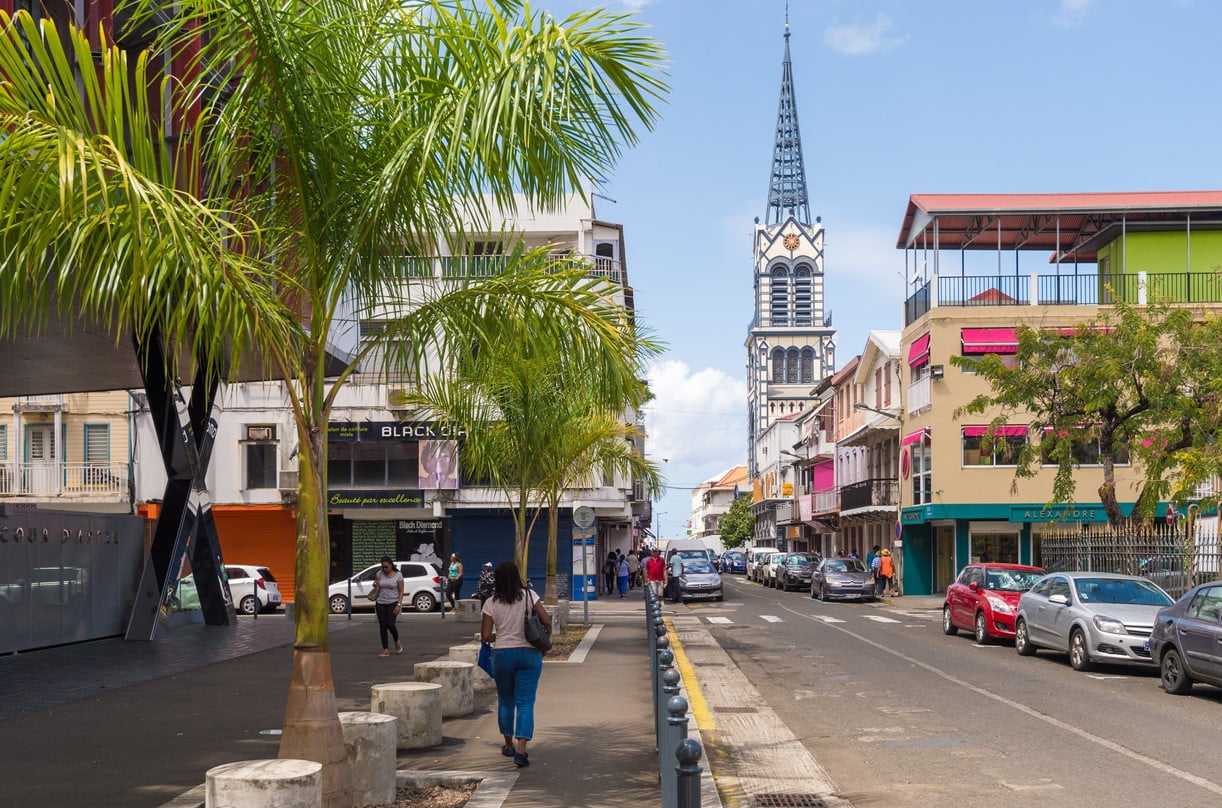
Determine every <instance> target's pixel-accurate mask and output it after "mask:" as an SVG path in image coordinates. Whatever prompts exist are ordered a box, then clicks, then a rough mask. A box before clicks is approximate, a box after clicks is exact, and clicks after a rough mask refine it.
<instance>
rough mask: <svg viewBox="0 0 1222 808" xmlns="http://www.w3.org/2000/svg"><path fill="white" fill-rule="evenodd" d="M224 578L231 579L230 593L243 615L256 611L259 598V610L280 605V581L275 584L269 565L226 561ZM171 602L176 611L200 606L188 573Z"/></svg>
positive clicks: (271, 609) (175, 590) (270, 608)
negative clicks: (227, 562)
mask: <svg viewBox="0 0 1222 808" xmlns="http://www.w3.org/2000/svg"><path fill="white" fill-rule="evenodd" d="M225 577H226V578H227V579H229V594H230V595H231V596H232V597H233V603H234V608H236V609H237V610H238V612H240V613H241V614H254V613H255V601H256V599H257V600H258V603H259V612H260V613H265V612H274V611H276V609H278V608H279V607H280V599H281V595H280V584H278V583H276V576H274V575H272V572H271V570H269V569H268V568H267V567H261V566H259V565H257V564H226V565H225ZM170 603H171V606H172V608H173V609H174V611H188V610H190V609H198V608H199V591H198V590H197V589H196V587H195V577H194V576H193V575H185V576H183V577H182V578H180V579H179V580H178V586H177V587H176V588H175V589H174V598H173V600H172V601H171V602H170Z"/></svg>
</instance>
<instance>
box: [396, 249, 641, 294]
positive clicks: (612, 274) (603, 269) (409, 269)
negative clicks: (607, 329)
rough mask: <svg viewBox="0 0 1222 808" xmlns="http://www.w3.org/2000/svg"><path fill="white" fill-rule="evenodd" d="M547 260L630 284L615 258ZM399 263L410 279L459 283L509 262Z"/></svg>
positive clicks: (498, 258)
mask: <svg viewBox="0 0 1222 808" xmlns="http://www.w3.org/2000/svg"><path fill="white" fill-rule="evenodd" d="M548 257H549V258H551V259H552V260H554V261H559V262H561V263H568V262H571V263H572V266H573V267H575V268H576V267H584V268H585V274H586V277H587V278H601V279H602V280H605V281H607V282H608V283H612V284H615V285H616V286H626V285H627V283H626V280H627V279H626V278H625V277H624V268H623V264H622V263H621V262H620V261H618V260H616V259H614V258H607V257H606V256H602V255H583V254H580V253H573V252H564V253H551V254H550V255H549V256H548ZM399 263H400V269H401V270H402V272H403V274H405V275H407V276H408V277H409V278H421V279H425V278H429V279H436V278H443V279H446V280H457V279H469V278H494V277H496V276H497V275H500V274H501V273H502V272H504V271H505V267H506V266H507V264H508V259H507V258H506V257H505V256H503V255H443V256H432V257H428V256H404V257H403V258H401V259H399Z"/></svg>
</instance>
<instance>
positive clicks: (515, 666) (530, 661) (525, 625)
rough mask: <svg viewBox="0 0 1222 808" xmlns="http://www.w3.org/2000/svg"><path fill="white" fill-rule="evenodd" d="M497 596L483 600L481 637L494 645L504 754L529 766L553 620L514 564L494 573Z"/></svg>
mask: <svg viewBox="0 0 1222 808" xmlns="http://www.w3.org/2000/svg"><path fill="white" fill-rule="evenodd" d="M492 575H493V594H492V597H490V598H488V599H487V600H486V601H484V608H483V622H482V623H481V624H480V638H481V639H482V640H483V641H484V642H486V643H492V644H493V645H492V678H493V680H494V681H495V682H496V697H497V713H496V717H497V724H498V727H499V729H500V731H501V736H502V737H503V738H504V739H505V744H504V746H502V747H501V754H502V755H504V756H505V757H511V758H513V762H514V763H515V764H516V765H517V766H518V767H522V766H529V765H530V759H529V758H527V756H526V743H527V741H529V740H530V739H531V737H532V736H533V735H534V731H535V693H536V691H537V690H538V688H539V675H540V674H542V673H543V653H544V652H545V651H547V650H548V649H549V648H551V633H552V619H551V615H549V614H548V613H547V610H546V609H544V608H543V603H542V602H541V601H540V600H539V596H538V595H536V594H535V593H534V591H533V590H531V589H529V588H527V587H526V586H524V585H523V584H522V574H521V573H520V572H519V571H518V565H517V564H515V563H513V562H512V561H502V562H501V563H500V564H499V565H498V566H497V568H496V570H495V571H494V572H493V574H492Z"/></svg>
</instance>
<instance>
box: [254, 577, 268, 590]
mask: <svg viewBox="0 0 1222 808" xmlns="http://www.w3.org/2000/svg"><path fill="white" fill-rule="evenodd" d="M255 586H257V587H259V588H260V589H267V587H266V586H264V585H263V579H262V578H256V579H255Z"/></svg>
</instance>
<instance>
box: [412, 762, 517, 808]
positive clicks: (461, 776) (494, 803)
mask: <svg viewBox="0 0 1222 808" xmlns="http://www.w3.org/2000/svg"><path fill="white" fill-rule="evenodd" d="M517 781H518V773H517V772H495V773H493V772H466V771H426V770H408V769H400V770H399V771H397V772H395V785H396V786H397V787H398V788H404V787H405V786H415V787H417V788H427V787H428V786H465V785H468V784H470V783H479V785H478V786H476V788H475V793H474V794H472V795H471V797H470V799H468V800H467V804H466V806H465V808H501V806H502V805H504V804H505V800H507V799H508V798H509V791H510V789H512V788H513V785H514V783H516V782H517Z"/></svg>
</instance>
